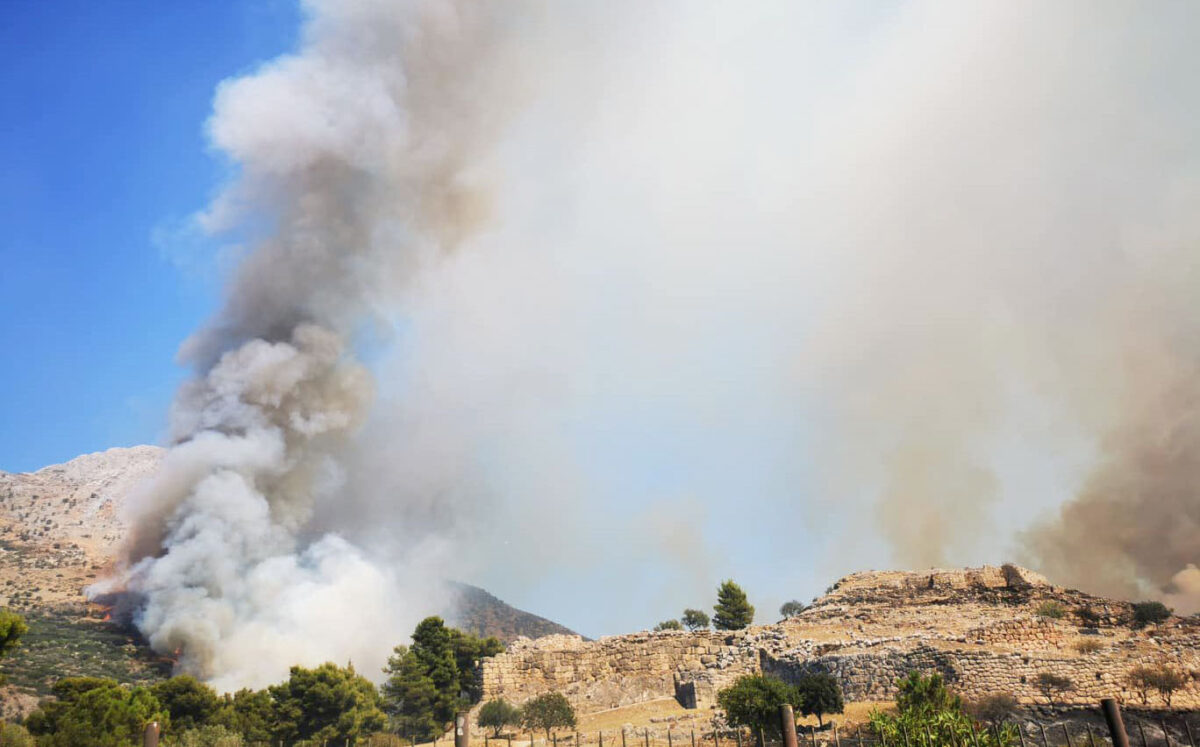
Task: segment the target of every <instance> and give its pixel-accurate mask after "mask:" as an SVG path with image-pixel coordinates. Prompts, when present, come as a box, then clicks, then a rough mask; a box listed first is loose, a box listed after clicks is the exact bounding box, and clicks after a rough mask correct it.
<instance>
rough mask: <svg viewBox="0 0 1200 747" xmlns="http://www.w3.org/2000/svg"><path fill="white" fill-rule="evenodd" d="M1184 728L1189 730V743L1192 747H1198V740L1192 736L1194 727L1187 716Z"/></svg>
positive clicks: (1184, 718) (1184, 719) (1184, 720)
mask: <svg viewBox="0 0 1200 747" xmlns="http://www.w3.org/2000/svg"><path fill="white" fill-rule="evenodd" d="M1183 728H1184V729H1186V730H1187V735H1188V742H1190V743H1191V745H1192V747H1196V738H1195V737H1193V736H1192V725H1191V724H1189V723H1188V720H1187V716H1184V717H1183Z"/></svg>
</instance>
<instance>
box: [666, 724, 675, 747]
mask: <svg viewBox="0 0 1200 747" xmlns="http://www.w3.org/2000/svg"><path fill="white" fill-rule="evenodd" d="M667 747H675V742H674V741H673V740H672V739H671V725H670V724H667Z"/></svg>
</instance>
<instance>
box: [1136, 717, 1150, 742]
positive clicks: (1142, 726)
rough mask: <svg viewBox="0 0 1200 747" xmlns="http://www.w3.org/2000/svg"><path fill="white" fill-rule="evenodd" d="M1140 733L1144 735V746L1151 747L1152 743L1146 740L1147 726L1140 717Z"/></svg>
mask: <svg viewBox="0 0 1200 747" xmlns="http://www.w3.org/2000/svg"><path fill="white" fill-rule="evenodd" d="M1138 733H1139V734H1141V735H1142V747H1150V743H1149V742H1147V741H1146V727H1145V726H1144V725H1143V724H1142V720H1141V719H1140V718H1139V719H1138Z"/></svg>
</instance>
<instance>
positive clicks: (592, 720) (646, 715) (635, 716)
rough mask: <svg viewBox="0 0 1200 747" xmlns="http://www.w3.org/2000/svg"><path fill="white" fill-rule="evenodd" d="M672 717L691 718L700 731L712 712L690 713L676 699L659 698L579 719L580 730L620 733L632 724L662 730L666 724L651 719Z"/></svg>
mask: <svg viewBox="0 0 1200 747" xmlns="http://www.w3.org/2000/svg"><path fill="white" fill-rule="evenodd" d="M671 716H674V717H676V718H680V719H683V718H688V717H690V718H691V721H692V722H694V723H695V724H696V728H697V730H699V729H700V728H701V726H702V725H705V726H706V725H707V724H708V720H709V718H711V716H712V712H711V711H708V710H696V711H689V710H688V709H686V708H684V707H683V706H681V705H679V701H677V700H675V699H674V698H659V699H657V700H650V701H647V702H645V703H635V704H633V705H628V706H624V707H622V708H613V709H610V710H605V711H597V712H595V713H588V714H585V715H581V716H580V717H579V730H580V731H588V732H593V731H613V730H618V731H619V730H620V729H621V727H622V726H624V725H625V724H632V725H633V726H634V727H643V726H655V727H659V728H661V727H663V726H664V724H661V723H658V724H651V723H650V719H652V718H666V717H671Z"/></svg>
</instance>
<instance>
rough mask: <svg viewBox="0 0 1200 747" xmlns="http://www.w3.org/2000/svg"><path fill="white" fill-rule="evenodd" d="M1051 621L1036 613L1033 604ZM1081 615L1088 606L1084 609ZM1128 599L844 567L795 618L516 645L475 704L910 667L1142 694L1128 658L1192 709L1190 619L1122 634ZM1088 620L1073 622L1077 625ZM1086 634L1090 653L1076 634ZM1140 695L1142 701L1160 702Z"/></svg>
mask: <svg viewBox="0 0 1200 747" xmlns="http://www.w3.org/2000/svg"><path fill="white" fill-rule="evenodd" d="M1048 600H1053V601H1055V602H1056V603H1058V604H1059V605H1060V606H1061V607H1062V608H1063V610H1064V616H1063V618H1062V619H1058V620H1050V619H1045V618H1043V617H1039V616H1038V615H1037V610H1038V609H1039V608H1040V605H1041V604H1042V603H1044V602H1045V601H1048ZM1084 612H1087V613H1089V614H1086V615H1084V614H1082V613H1084ZM1129 618H1130V609H1129V604H1128V603H1126V602H1118V601H1114V600H1105V599H1100V598H1096V597H1091V596H1089V595H1087V594H1084V593H1082V592H1078V591H1073V590H1070V589H1062V588H1059V587H1054V586H1051V585H1049V583H1048V582H1046V581H1045V579H1043V578H1041V577H1039V576H1037V575H1036V574H1033V573H1031V572H1029V571H1026V570H1024V569H1021V568H1017V567H1015V566H1003V567H1000V568H981V569H965V570H950V571H927V572H922V573H900V572H885V573H868V574H855V575H854V576H849V577H847V578H846V579H843V580H842V581H840V582H838V584H836V585H835V586H834V587H833V589H832V590H831V592H830V593H829V594H827V595H826V596H825V597H823V598H822V599H821V600H819V601H818V602H817V603H815V604H814V605H813V606H812V607H811V608H810V609H809V610H806V611H805V612H804V613H803V614H801V615H800V616H798V617H797V618H794V619H790V620H787V621H785V622H783V623H779V624H776V625H768V626H762V627H755V628H750V629H747V630H744V631H737V632H733V633H729V632H719V633H718V632H712V631H702V632H694V633H688V632H660V633H638V634H634V635H626V636H614V637H610V638H602V639H600V640H598V641H584V640H583V639H581V638H579V637H577V636H550V637H547V638H541V639H538V640H537V641H528V640H522V641H518V642H517V643H514V644H513V645H512V646H511V647H510V648H509V650H508V651H507V652H506V653H504V654H501V655H500V656H497V657H494V658H492V659H489V660H487V661H485V662H484V663H483V665H482V677H483V688H484V697H485V698H488V699H490V698H494V697H503V698H505V699H507V700H509V701H512V702H515V703H520V702H523V701H525V700H527V699H528V698H530V697H533V696H535V695H539V694H541V693H543V692H547V691H558V692H561V693H563V694H564V695H566V697H567V698H568V699H569V700H570V701H571V702H572V703H573V704H574V705H575V706H576V707H577V708H580V709H581V710H583V711H584V712H590V711H596V710H602V709H607V708H613V707H618V706H623V705H629V704H632V703H638V702H644V701H647V700H652V699H655V698H662V697H675V698H677V699H678V700H679V701H680V703H682V704H683V705H685V706H686V707H689V708H707V707H708V706H710V705H712V704H714V702H715V700H716V693H717V691H718V690H720V689H721V688H722V687H725V686H727V685H728V684H730V683H731V682H732V681H733V680H735V679H736V678H737V677H739V676H741V675H743V674H750V673H756V672H760V671H765V672H768V673H771V674H775V675H778V676H779V677H781V678H783V679H785V680H793V681H794V680H795V679H796V678H798V677H799V676H801V675H803V674H804V673H806V672H818V671H824V672H829V673H831V674H833V675H835V676H836V677H837V678H838V680H839V681H840V682H841V685H842V688H843V691H844V692H845V694H846V697H847V699H848V700H851V701H887V700H891V699H893V698H894V697H895V694H896V681H897V680H899V679H902V678H904V677H905V676H907V674H908V673H909V672H911V671H920V672H940V673H942V675H943V676H944V677H945V678H946V680H947V681H948V682H949V683H950V684H951V685H952V686H953V688H954V689H955V690H956V691H957V692H958V693H959V694H961V695H962V696H963V697H965V698H967V699H974V698H978V697H981V696H983V695H988V694H992V693H1008V694H1011V695H1014V696H1016V697H1017V698H1018V700H1020V701H1021V702H1023V703H1027V704H1047V703H1049V702H1050V701H1051V698H1048V697H1047V694H1046V693H1044V692H1042V691H1041V690H1040V689H1039V688H1038V675H1040V674H1055V675H1060V676H1064V677H1068V678H1070V680H1071V682H1072V684H1073V687H1072V689H1070V690H1069V691H1067V692H1063V693H1055V694H1053V696H1052V699H1053V702H1054V703H1055V704H1059V705H1061V704H1094V703H1095V702H1096V701H1097V700H1099V699H1100V698H1102V697H1109V696H1116V697H1122V698H1124V699H1125V700H1126V701H1127V702H1131V703H1132V702H1140V697H1139V696H1138V695H1137V694H1136V693H1134V692H1133V691H1132V690H1131V689H1129V687H1128V686H1127V684H1126V682H1125V680H1126V675H1127V674H1128V672H1129V670H1130V669H1131V668H1132V667H1134V666H1136V665H1138V664H1147V665H1158V664H1166V665H1169V666H1171V667H1172V668H1174V669H1176V670H1177V671H1180V672H1182V673H1184V674H1186V675H1187V685H1186V687H1185V688H1183V689H1182V690H1181V691H1179V692H1178V693H1176V694H1175V696H1174V698H1173V704H1174V705H1175V706H1176V707H1184V708H1194V707H1200V620H1197V619H1185V618H1172V620H1171V621H1170V622H1168V623H1164V624H1163V625H1161V626H1158V627H1154V628H1150V629H1143V630H1133V629H1131V628H1130V627H1129V625H1128V622H1129ZM1085 621H1087V622H1086V624H1088V625H1092V626H1094V627H1082V625H1084V624H1085ZM1084 641H1088V642H1093V644H1092V647H1094V648H1096V649H1097V650H1095V651H1092V650H1090V649H1089V648H1088V647H1087V646H1084V645H1081V644H1082V642H1084ZM1161 703H1162V700H1161V698H1160V697H1159V696H1158V695H1157V694H1151V697H1150V705H1152V706H1157V705H1161Z"/></svg>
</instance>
